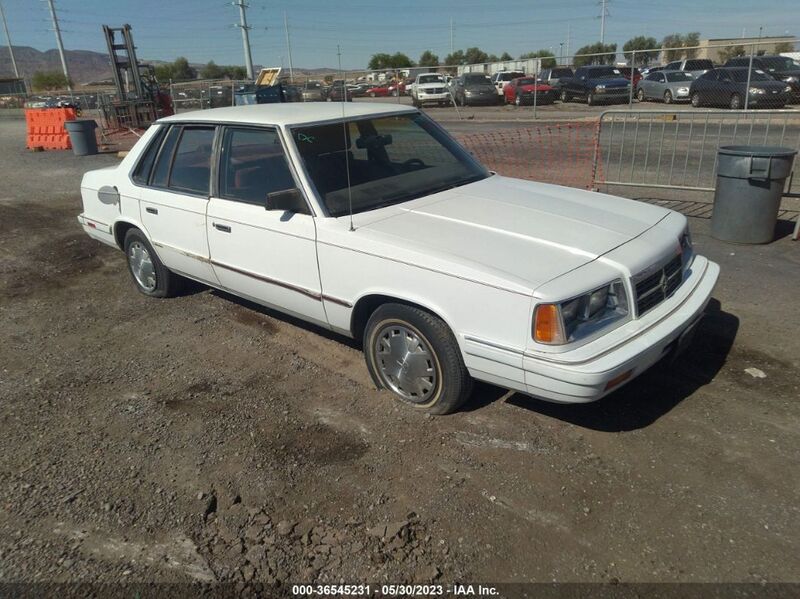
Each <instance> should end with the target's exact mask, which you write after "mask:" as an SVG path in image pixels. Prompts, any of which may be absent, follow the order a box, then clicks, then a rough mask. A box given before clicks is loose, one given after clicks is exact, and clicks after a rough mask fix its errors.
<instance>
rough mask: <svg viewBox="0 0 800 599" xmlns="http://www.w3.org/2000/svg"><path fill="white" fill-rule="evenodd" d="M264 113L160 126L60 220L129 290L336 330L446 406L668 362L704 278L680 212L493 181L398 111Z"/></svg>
mask: <svg viewBox="0 0 800 599" xmlns="http://www.w3.org/2000/svg"><path fill="white" fill-rule="evenodd" d="M345 111H346V113H345V114H344V115H343V112H342V106H341V104H338V103H330V104H316V103H315V104H302V103H297V104H271V105H254V106H240V107H235V108H218V109H214V110H206V111H201V112H191V113H186V114H181V115H178V116H172V117H168V118H165V119H162V120H160V121H158V122H157V123H156V124H154V125H153V126H151V127H150V128H149V129H148V130H147V132H146V133H145V134H144V135H143V136H142V138H141V140H139V142H138V143H137V144H136V146H135V147H134V148H133V150H132V151H131V152H130V153H129V154H128V155H127V157H126V158H125V159H124V160H123V161H122V162H121V163H120V164H119V165H118V166H117V167H115V168H107V169H102V170H96V171H91V172H88V173H86V174H85V175H84V178H83V182H82V184H81V193H82V197H83V213H82V214H81V215H80V216H79V217H78V219H79V221H80V223H81V225H82V226H83V228H84V230H85V231H86V232H87V233H88V234H89V235H90V236H91V237H93V238H95V239H98V240H100V241H102V242H104V243H107V244H108V245H111V246H113V247H117V248H119V249H121V250H123V251H124V252H125V255H126V258H127V263H128V268H129V270H130V273H131V275H132V278H133V282H134V284H135V285H136V287H137V288H138V290H139V291H140V292H142V293H144V294H145V295H148V296H152V297H167V296H170V295H173V294H175V293H176V292H178V290H179V287H180V284H181V281H182V280H184V279H185V278H188V279H194V280H197V281H201V282H202V283H205V284H207V285H210V286H212V287H218V288H220V289H225V290H227V291H230V292H231V293H234V294H236V295H239V296H241V297H244V298H248V299H250V300H253V301H256V302H258V303H261V304H263V305H265V306H269V307H272V308H275V309H277V310H281V311H283V312H285V313H287V314H292V315H294V316H297V317H300V318H302V319H305V320H307V321H310V322H313V323H316V324H318V325H321V326H323V327H326V328H329V329H331V330H333V331H336V332H337V333H341V334H343V335H347V336H350V337H354V338H356V339H358V340H359V341H362V343H363V349H364V354H365V356H366V363H367V368H368V369H369V372H370V373H371V375H372V377H373V379H374V381H375V383H376V384H377V385H378V386H379V387H382V388H385V389H388V390H389V391H391V393H393V394H394V396H395V397H397V398H398V399H399V400H401V401H402V402H404V403H406V404H408V405H409V406H412V407H413V408H416V409H420V410H426V411H429V412H431V413H436V414H442V413H447V412H452V411H454V410H456V409H457V408H458V407H459V406H460V405H461V404H462V403H463V402H464V400H465V399H466V398H467V397H468V395H469V393H470V388H471V382H472V380H473V379H478V380H482V381H488V382H490V383H494V384H497V385H500V386H503V387H506V388H509V389H513V390H516V391H519V392H522V393H525V394H529V395H532V396H536V397H540V398H544V399H548V400H552V401H558V402H589V401H593V400H596V399H599V398H600V397H603V396H604V395H606V394H607V393H609V392H611V391H612V390H614V389H617V388H618V387H619V386H620V385H623V384H624V383H626V382H628V381H630V380H631V379H633V378H634V377H635V376H637V375H639V374H641V373H642V372H643V371H644V370H646V369H647V368H649V367H650V366H652V365H653V364H654V363H655V362H657V361H658V360H660V359H661V358H662V357H664V356H665V355H667V354H669V353H670V352H675V351H678V350H680V349H681V347H682V346H684V345H685V343H686V342H687V340H688V339H689V338H690V334H691V332H692V330H693V329H694V327H695V325H696V324H697V322H698V320H699V319H700V318H701V316H702V315H703V312H704V309H705V307H706V304H707V303H708V301H709V298H710V295H711V292H712V290H713V288H714V284H715V282H716V280H717V276H718V273H719V268H718V266H717V265H716V264H714V263H713V262H710V261H709V260H707V259H706V258H704V257H703V256H699V255H695V254H694V252H693V250H692V245H691V240H690V237H689V231H688V229H687V221H686V218H685V217H684V216H682V215H681V214H678V213H676V212H672V211H670V210H667V209H665V208H661V207H657V206H651V205H648V204H644V203H641V202H636V201H632V200H626V199H622V198H617V197H612V196H608V195H603V194H599V193H593V192H588V191H581V190H577V189H570V188H566V187H558V186H554V185H545V184H541V183H534V182H530V181H522V180H519V179H511V178H508V177H502V176H500V175H496V174H493V173H492V172H490V171H489V170H487V169H486V168H485V167H483V166H482V165H481V164H479V163H478V162H477V161H476V160H475V159H474V158H473V157H472V156H471V155H470V154H469V153H468V152H467V151H466V150H464V148H462V147H461V146H460V145H459V144H458V143H457V142H456V141H454V140H453V139H452V138H451V137H450V136H449V135H448V134H447V133H446V132H445V131H444V130H443V129H442V128H440V127H439V126H438V125H437V124H436V123H434V122H433V121H432V120H431V119H429V118H428V117H427V116H425V115H424V114H423V113H421V112H419V111H418V110H415V109H413V108H410V107H402V106H387V105H375V104H367V103H364V104H353V105H351V104H348V105H347V106H346V107H345Z"/></svg>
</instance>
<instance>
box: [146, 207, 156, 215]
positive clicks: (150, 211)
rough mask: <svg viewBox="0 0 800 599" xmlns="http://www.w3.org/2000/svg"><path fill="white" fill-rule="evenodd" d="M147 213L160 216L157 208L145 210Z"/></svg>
mask: <svg viewBox="0 0 800 599" xmlns="http://www.w3.org/2000/svg"><path fill="white" fill-rule="evenodd" d="M145 211H147V212H149V213H150V214H158V210H157V209H156V208H145Z"/></svg>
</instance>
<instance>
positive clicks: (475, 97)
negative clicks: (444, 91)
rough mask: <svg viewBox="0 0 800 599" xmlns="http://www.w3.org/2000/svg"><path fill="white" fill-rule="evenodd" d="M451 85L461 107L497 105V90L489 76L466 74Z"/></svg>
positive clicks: (454, 80)
mask: <svg viewBox="0 0 800 599" xmlns="http://www.w3.org/2000/svg"><path fill="white" fill-rule="evenodd" d="M451 83H452V87H451V90H452V93H453V97H454V98H455V99H456V104H458V105H459V106H476V105H488V104H497V88H495V86H494V84H493V83H492V80H491V79H489V76H488V75H484V74H483V73H464V74H463V75H459V76H458V77H456V78H455V79H453V81H452V82H451Z"/></svg>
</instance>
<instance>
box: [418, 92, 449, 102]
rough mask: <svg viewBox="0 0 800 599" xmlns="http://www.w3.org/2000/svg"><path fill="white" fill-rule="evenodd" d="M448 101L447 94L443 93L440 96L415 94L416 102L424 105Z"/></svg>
mask: <svg viewBox="0 0 800 599" xmlns="http://www.w3.org/2000/svg"><path fill="white" fill-rule="evenodd" d="M449 101H450V94H448V93H447V92H443V93H440V94H426V93H422V92H419V93H418V94H417V102H420V103H425V102H449Z"/></svg>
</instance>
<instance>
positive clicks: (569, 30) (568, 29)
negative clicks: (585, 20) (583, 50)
mask: <svg viewBox="0 0 800 599" xmlns="http://www.w3.org/2000/svg"><path fill="white" fill-rule="evenodd" d="M570 25H571V23H567V53H566V54H565V55H564V56H565V57H566V58H569V38H570V36H571V35H572V30H571V27H570Z"/></svg>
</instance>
